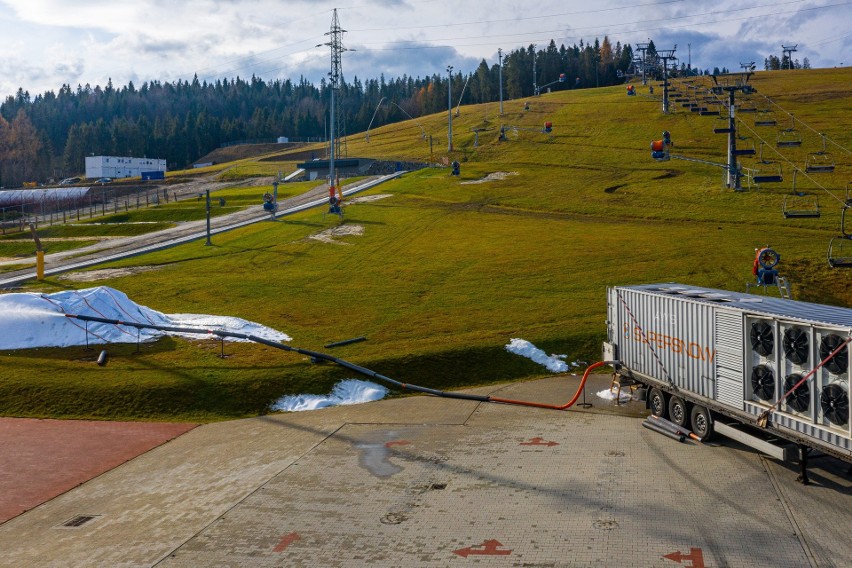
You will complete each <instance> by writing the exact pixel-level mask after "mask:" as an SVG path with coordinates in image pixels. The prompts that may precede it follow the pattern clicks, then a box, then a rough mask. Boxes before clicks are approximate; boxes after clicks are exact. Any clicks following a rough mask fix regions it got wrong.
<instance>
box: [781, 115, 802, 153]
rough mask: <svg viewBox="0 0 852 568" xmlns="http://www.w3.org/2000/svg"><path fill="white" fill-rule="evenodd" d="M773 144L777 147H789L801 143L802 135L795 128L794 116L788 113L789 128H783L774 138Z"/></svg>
mask: <svg viewBox="0 0 852 568" xmlns="http://www.w3.org/2000/svg"><path fill="white" fill-rule="evenodd" d="M775 145H776V146H778V147H779V148H791V147H795V146H801V145H802V135H801V133H800V132H799V131H798V130H796V117H795V116H793V115H792V114H791V115H790V128H785V129H784V130H782V131H781V132H779V133H778V136H777V137H776V138H775Z"/></svg>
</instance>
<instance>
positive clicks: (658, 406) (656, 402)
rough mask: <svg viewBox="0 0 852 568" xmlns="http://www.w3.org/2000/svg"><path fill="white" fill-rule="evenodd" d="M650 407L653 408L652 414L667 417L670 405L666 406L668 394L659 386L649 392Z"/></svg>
mask: <svg viewBox="0 0 852 568" xmlns="http://www.w3.org/2000/svg"><path fill="white" fill-rule="evenodd" d="M648 408H650V409H651V414H653V415H654V416H657V417H659V418H665V417H666V414H667V411H668V407H667V406H666V395H665V393H663V391H661V390H660V389H658V388H657V387H653V388H651V391H650V392H649V393H648Z"/></svg>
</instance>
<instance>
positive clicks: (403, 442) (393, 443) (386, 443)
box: [385, 440, 411, 448]
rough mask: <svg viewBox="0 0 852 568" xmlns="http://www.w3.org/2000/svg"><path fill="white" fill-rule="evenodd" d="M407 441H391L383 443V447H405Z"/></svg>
mask: <svg viewBox="0 0 852 568" xmlns="http://www.w3.org/2000/svg"><path fill="white" fill-rule="evenodd" d="M410 443H411V442H409V441H408V440H391V441H390V442H385V447H386V448H390V447H393V446H407V445H408V444H410Z"/></svg>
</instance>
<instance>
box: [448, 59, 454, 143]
mask: <svg viewBox="0 0 852 568" xmlns="http://www.w3.org/2000/svg"><path fill="white" fill-rule="evenodd" d="M447 77H448V81H447V152H452V151H453V66H452V65H447Z"/></svg>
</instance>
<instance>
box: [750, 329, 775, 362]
mask: <svg viewBox="0 0 852 568" xmlns="http://www.w3.org/2000/svg"><path fill="white" fill-rule="evenodd" d="M749 335H750V338H751V348H752V349H754V350H755V351H757V353H758V354H760V355H763V356H764V357H766V356H768V355H772V350H773V349H774V347H775V335H774V334H773V333H772V326H770V325H769V324H768V323H766V322H765V321H756V322H754V323H752V324H751V332H750V334H749Z"/></svg>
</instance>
